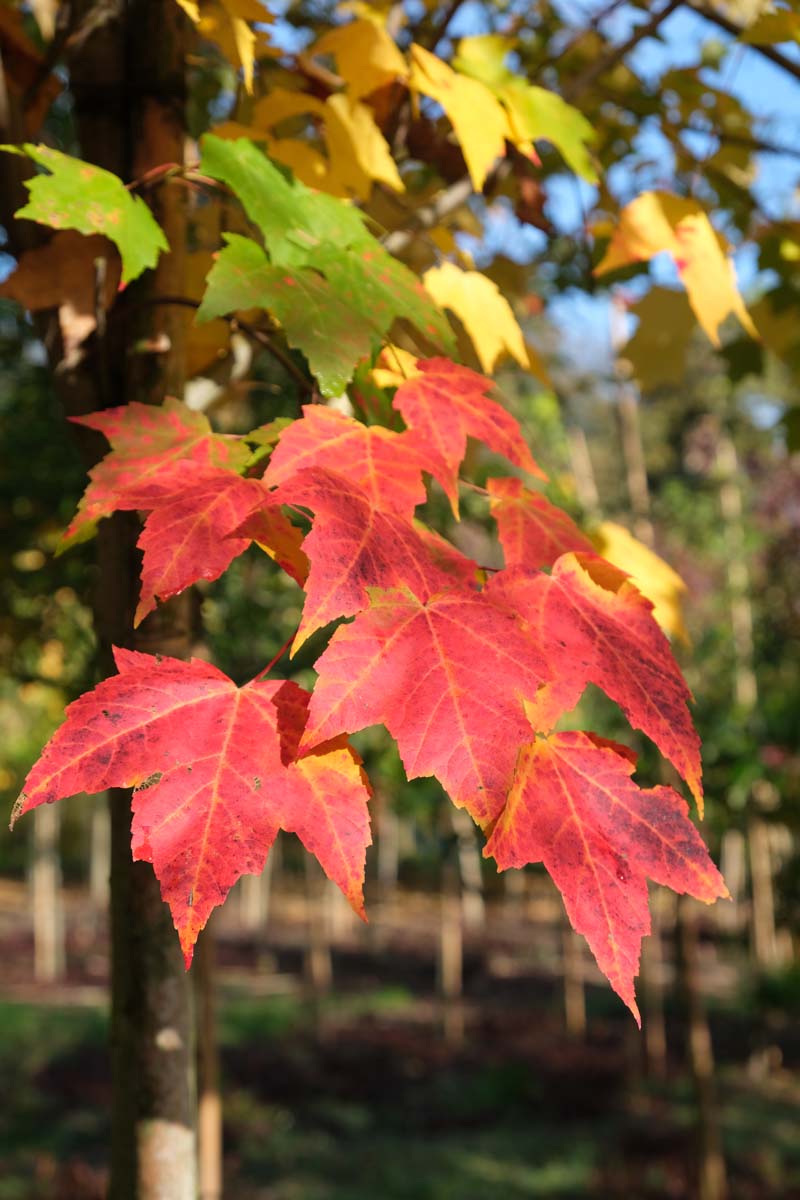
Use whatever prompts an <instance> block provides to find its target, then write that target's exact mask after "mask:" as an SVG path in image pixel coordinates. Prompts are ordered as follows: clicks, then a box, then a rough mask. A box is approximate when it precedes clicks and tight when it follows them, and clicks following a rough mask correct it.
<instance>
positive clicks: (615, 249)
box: [595, 192, 758, 346]
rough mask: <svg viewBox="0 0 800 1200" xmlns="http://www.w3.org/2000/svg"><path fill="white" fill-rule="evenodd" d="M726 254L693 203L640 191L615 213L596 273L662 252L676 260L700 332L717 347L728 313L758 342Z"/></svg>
mask: <svg viewBox="0 0 800 1200" xmlns="http://www.w3.org/2000/svg"><path fill="white" fill-rule="evenodd" d="M728 249H729V246H728V242H727V241H726V239H725V238H723V237H722V235H720V234H718V233H716V231H715V230H714V228H713V226H712V224H711V222H710V221H709V219H708V216H707V214H706V213H705V211H704V210H703V209H702V208H701V207H700V205H699V204H698V203H697V201H695V200H690V199H687V198H684V197H682V196H673V195H672V194H671V193H669V192H643V193H642V195H641V196H637V198H636V199H635V200H632V201H631V203H630V204H628V205H626V207H625V208H623V210H622V212H621V213H620V217H619V223H618V225H617V228H616V230H615V231H614V234H613V236H612V238H611V244H610V245H609V247H608V250H607V251H606V254H605V257H604V258H603V261H602V262H601V263H600V264H599V265H598V266H597V267H595V274H596V275H603V274H605V273H606V272H607V271H614V270H616V269H617V268H618V267H625V266H629V265H630V264H631V263H635V262H646V261H648V260H649V259H651V258H652V257H653V256H654V255H656V254H659V253H661V252H662V251H664V250H666V251H667V252H668V253H669V254H671V255H672V257H673V259H674V260H675V264H676V266H677V268H678V272H679V274H680V277H681V279H682V281H683V284H684V287H685V288H686V294H687V296H688V297H689V303H690V304H691V306H692V308H693V309H694V312H695V314H696V316H697V319H698V321H699V322H700V325H701V327H702V328H703V329H704V330H705V332H706V333H707V334H708V336H709V338H710V339H711V341H712V342H713V343H714V345H715V346H718V345H719V344H720V341H719V327H720V325H722V323H723V321H725V320H726V318H727V317H729V316H731V314H732V315H734V316H736V317H737V318H738V319H739V321H740V322H741V324H742V325H743V326H744V328H745V329H746V330H747V332H748V333H749V334H750V335H751V336H752V337H758V332H757V330H756V327H755V325H754V324H753V322H752V320H751V318H750V314H749V313H748V311H747V309H746V308H745V305H744V301H743V300H742V297H741V295H740V294H739V290H738V288H737V286H736V275H735V271H734V267H733V262H732V260H731V258H730V256H729V254H728Z"/></svg>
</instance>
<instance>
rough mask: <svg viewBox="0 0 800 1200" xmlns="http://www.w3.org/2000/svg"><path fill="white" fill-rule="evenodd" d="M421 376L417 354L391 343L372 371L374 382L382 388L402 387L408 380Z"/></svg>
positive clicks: (384, 348)
mask: <svg viewBox="0 0 800 1200" xmlns="http://www.w3.org/2000/svg"><path fill="white" fill-rule="evenodd" d="M421 374H422V372H421V371H420V369H419V367H418V366H417V356H416V354H412V353H411V351H410V350H404V349H403V348H402V346H394V345H392V344H391V343H390V344H389V345H388V346H384V347H383V349H382V350H381V352H380V354H379V355H378V361H377V362H376V363H375V366H374V367H373V368H372V371H371V375H372V379H373V382H374V383H375V384H377V386H378V387H382V388H389V387H400V385H401V384H403V383H405V382H406V380H407V379H414V378H415V376H417V375H421Z"/></svg>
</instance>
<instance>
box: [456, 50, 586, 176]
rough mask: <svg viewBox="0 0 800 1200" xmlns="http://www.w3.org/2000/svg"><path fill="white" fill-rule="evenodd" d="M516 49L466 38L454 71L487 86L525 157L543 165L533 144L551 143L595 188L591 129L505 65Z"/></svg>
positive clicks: (578, 115)
mask: <svg viewBox="0 0 800 1200" xmlns="http://www.w3.org/2000/svg"><path fill="white" fill-rule="evenodd" d="M514 46H515V40H514V39H513V38H508V37H504V36H503V35H501V34H497V33H489V34H479V35H477V36H476V37H466V38H462V39H461V41H460V42H459V44H458V53H457V55H456V57H455V58H454V59H453V66H454V67H455V68H456V69H457V70H458V71H461V72H463V73H464V74H465V75H469V76H470V77H471V78H473V79H477V80H479V81H480V82H481V83H484V84H485V85H486V87H488V88H490V89H491V91H492V92H494V94H495V96H497V98H498V100H500V101H501V102H502V104H503V105H504V106H505V109H506V112H507V114H508V124H509V132H508V133H507V134H506V136H507V137H508V138H509V140H510V141H512V142H513V143H514V145H515V146H516V147H517V149H518V150H519V151H520V153H521V154H525V155H527V157H528V158H531V159H533V160H534V161H535V162H538V157H537V155H536V151H535V149H534V145H533V143H534V142H535V141H538V140H540V139H541V140H542V141H548V142H552V144H553V145H554V146H556V147H557V148H558V150H559V151H560V153H561V155H562V156H563V158H564V160H565V161H566V162H567V164H568V165H569V166H570V167H571V168H572V170H573V171H575V172H576V174H578V175H581V176H582V177H583V178H584V179H586V180H588V181H589V182H590V183H596V182H597V171H596V170H595V166H594V163H593V161H592V157H591V155H590V154H589V151H588V149H587V143H588V142H591V141H592V139H593V137H594V130H593V128H592V126H591V125H590V123H589V122H588V121H587V119H586V117H585V116H584V115H583V113H582V112H580V111H579V110H578V109H577V108H574V107H573V106H572V105H571V104H567V102H566V100H564V99H563V98H562V97H561V96H559V95H558V94H557V93H556V92H551V91H548V90H547V89H546V88H541V87H536V86H535V85H534V84H530V83H528V82H527V81H526V80H524V79H521V78H520V77H519V76H517V75H515V74H514V73H513V72H512V71H510V70H509V69H508V67H507V66H506V59H507V57H508V55H509V53H510V52H511V51H512V50H513V49H514Z"/></svg>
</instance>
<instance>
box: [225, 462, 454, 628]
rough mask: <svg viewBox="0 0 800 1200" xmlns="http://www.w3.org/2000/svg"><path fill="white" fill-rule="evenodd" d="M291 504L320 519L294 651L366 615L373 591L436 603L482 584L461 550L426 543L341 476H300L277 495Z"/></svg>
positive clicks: (307, 547) (306, 546) (310, 547)
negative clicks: (326, 629)
mask: <svg viewBox="0 0 800 1200" xmlns="http://www.w3.org/2000/svg"><path fill="white" fill-rule="evenodd" d="M284 493H288V496H286V495H285V494H284ZM288 497H291V502H292V503H293V504H295V505H303V506H304V507H308V508H310V509H312V510H313V512H314V514H315V515H314V528H313V529H312V531H311V533H309V534H308V536H307V537H306V539H305V541H304V543H303V550H304V552H305V554H306V555H307V556H308V558H309V561H310V564H311V569H310V571H309V575H308V580H307V582H306V585H305V590H306V600H305V605H304V606H303V619H302V621H301V622H300V626H299V628H298V631H297V634H296V635H295V638H294V643H293V652H294V651H297V650H298V649H299V647H300V646H301V645H302V644H303V642H304V641H305V640H306V639H307V638H308V637H310V636H311V634H312V633H314V631H315V630H317V629H320V628H321V627H322V626H323V625H327V624H328V622H330V621H333V620H335V619H336V618H337V617H350V616H353V614H354V613H357V612H359V611H360V610H361V609H363V608H366V607H367V605H368V604H369V595H368V589H369V588H376V587H383V588H386V587H408V588H410V589H411V591H412V592H414V594H415V595H416V596H418V597H419V598H420V599H421V600H428V599H430V597H431V596H432V595H433V594H434V593H435V592H437V591H443V590H446V589H447V588H449V587H451V586H452V585H453V584H454V582H458V581H459V580H460V581H463V582H465V583H466V582H469V581H471V580H474V578H475V575H476V571H477V567H476V564H475V563H474V562H472V561H471V560H470V559H468V558H465V557H464V555H462V554H460V553H459V551H458V550H456V548H455V546H449V545H448V544H447V543H446V542H445V541H444V539H443V538H441V539H439V538H436V537H435V535H433V534H430V531H427V532H428V534H429V537H427V538H426V537H425V536H424V535H423V534H422V532H420V530H421V529H422V528H423V527H419V529H418V528H416V527H415V526H414V525H412V524H410V523H409V522H408V521H404V520H403V519H402V518H401V517H399V516H397V515H396V514H395V513H393V512H381V510H380V509H378V508H375V507H374V506H373V505H372V504H371V503H370V499H369V497H368V496H367V494H366V492H364V490H363V489H362V488H361V487H359V486H358V485H357V484H355V483H352V482H351V481H350V480H348V479H345V477H344V476H343V475H340V474H338V473H337V472H336V471H327V470H324V469H323V468H321V467H317V468H316V470H313V471H312V470H305V471H300V472H299V473H298V474H297V475H296V476H294V477H293V478H292V480H291V482H290V483H289V484H286V485H284V487H279V488H278V489H277V490H276V491H275V492H273V493H272V499H273V501H275V502H278V503H280V502H281V501H283V500H286V499H288ZM245 528H246V529H249V528H251V526H250V525H249V524H247V525H245Z"/></svg>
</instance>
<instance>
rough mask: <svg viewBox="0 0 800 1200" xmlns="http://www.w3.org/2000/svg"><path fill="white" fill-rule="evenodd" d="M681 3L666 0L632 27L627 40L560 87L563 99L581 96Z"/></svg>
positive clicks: (679, 1) (652, 31) (570, 99)
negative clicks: (640, 23) (655, 11)
mask: <svg viewBox="0 0 800 1200" xmlns="http://www.w3.org/2000/svg"><path fill="white" fill-rule="evenodd" d="M683 3H684V0H668V3H667V4H665V5H664V7H663V8H662V9H661V10H660V11H659V12H657V13H654V14H653V16H652V17H651V18H650V20H649V21H647V22H646V24H644V25H639V26H637V28H636V29H634V31H633V33H632V34H631V35H630V37H629V38H628V39H627V41H624V42H622V43H621V44H620V45H619V46H613V47H612V48H611V49H610V50H609V51H608V53H607V54H604V55H601V57H600V58H596V59H595V60H594V62H593V63H590V65H589V66H588V67H587V68H586V70H585V71H583V72H582V74H580V75H578V76H577V77H576V78H575V79H573V80H571V81H570V82H568V83H567V85H566V87H564V88H563V89H562V93H561V94H562V95H563V97H564V99H565V100H568V101H570V102H573V101H575V100H577V99H578V97H579V96H582V95H583V93H584V92H586V91H588V90H589V88H590V87H591V86H592V84H593V83H594V82H595V80H597V79H599V78H600V76H601V75H605V73H606V71H610V70H611V68H612V67H615V66H616V65H617V63H618V62H621V61H622V59H623V58H624V57H625V55H626V54H630V52H631V50H633V49H634V48H635V47H636V46H638V45H639V42H643V41H644V39H645V38H648V37H652V36H653V34H654V33H657V32H658V29H659V27H660V26H661V24H662V23H663V22H664V21H666V19H667V17H668V16H670V14H671V13H673V12H674V11H675V9H676V8H680V6H681V5H682V4H683Z"/></svg>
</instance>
